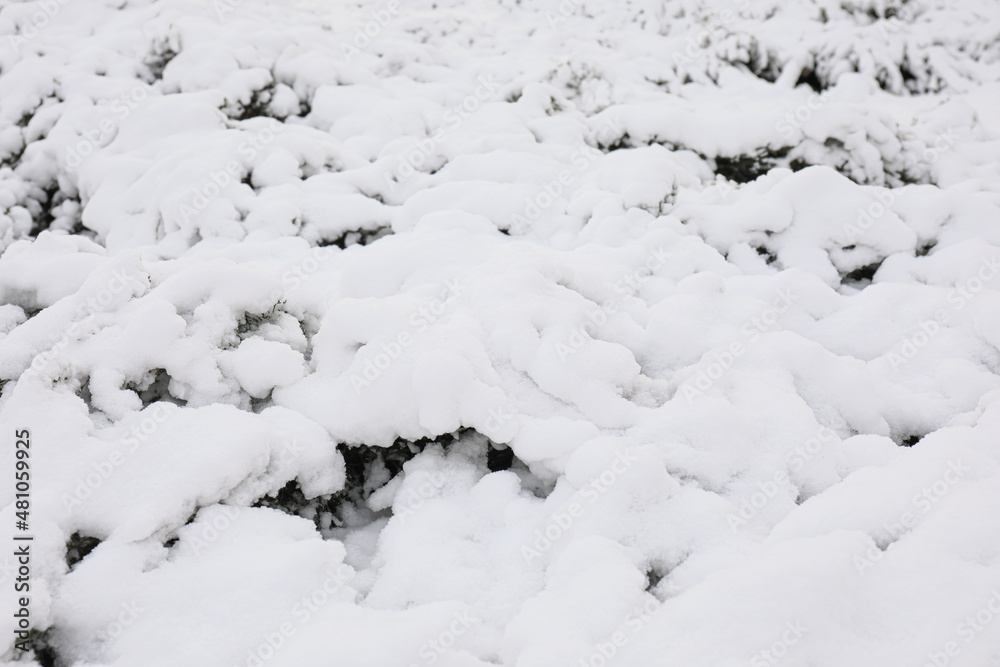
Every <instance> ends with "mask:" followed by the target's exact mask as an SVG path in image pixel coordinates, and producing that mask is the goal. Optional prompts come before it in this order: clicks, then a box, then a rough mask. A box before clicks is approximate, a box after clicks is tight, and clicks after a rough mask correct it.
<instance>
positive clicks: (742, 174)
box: [712, 155, 780, 183]
mask: <svg viewBox="0 0 1000 667" xmlns="http://www.w3.org/2000/svg"><path fill="white" fill-rule="evenodd" d="M779 157H780V156H779ZM712 161H713V162H714V163H715V167H714V169H713V171H714V172H715V173H716V174H718V175H719V176H723V177H725V178H726V180H729V181H734V182H736V183H750V182H751V181H755V180H757V178H758V177H759V176H762V175H763V174H766V173H767V172H768V171H770V170H771V167H773V166H774V162H773V161H771V160H769V159H768V158H767V156H765V155H734V156H731V157H730V156H725V155H720V156H718V157H716V158H715V159H714V160H712Z"/></svg>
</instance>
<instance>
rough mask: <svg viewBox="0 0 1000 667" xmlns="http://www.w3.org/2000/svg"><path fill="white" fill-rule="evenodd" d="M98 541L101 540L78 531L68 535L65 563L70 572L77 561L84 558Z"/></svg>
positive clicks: (95, 546)
mask: <svg viewBox="0 0 1000 667" xmlns="http://www.w3.org/2000/svg"><path fill="white" fill-rule="evenodd" d="M100 543H101V541H100V540H99V539H97V538H96V537H91V536H90V535H82V534H80V531H77V532H75V533H73V534H72V535H70V536H69V541H68V542H66V565H67V566H68V567H69V570H70V572H72V571H73V568H75V567H76V564H77V563H79V562H80V561H81V560H83V559H84V558H86V557H87V556H88V554H90V552H91V551H93V550H94V549H96V548H97V545H99V544H100Z"/></svg>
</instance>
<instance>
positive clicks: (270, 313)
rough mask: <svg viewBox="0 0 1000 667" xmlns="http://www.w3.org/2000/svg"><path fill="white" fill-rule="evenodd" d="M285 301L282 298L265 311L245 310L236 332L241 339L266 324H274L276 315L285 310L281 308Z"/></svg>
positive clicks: (237, 324) (237, 323)
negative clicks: (253, 311) (252, 311)
mask: <svg viewBox="0 0 1000 667" xmlns="http://www.w3.org/2000/svg"><path fill="white" fill-rule="evenodd" d="M284 303H285V301H284V299H282V300H281V301H278V303H276V304H274V305H273V306H271V307H270V308H269V309H268V310H266V311H264V312H263V313H251V312H250V311H244V313H243V316H242V317H240V319H239V320H238V321H237V322H236V334H237V335H238V336H239V337H240V339H243V338H246V337H247V336H248V335H250V334H253V333H254V332H256V331H257V330H258V329H260V327H261V326H263V325H264V324H268V323H270V324H274V323H275V322H274V320H275V317H276V316H277V315H278V313H281V312H284V311H283V310H282V309H281V306H283V305H284Z"/></svg>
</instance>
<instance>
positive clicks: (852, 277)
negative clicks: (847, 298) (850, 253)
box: [840, 260, 883, 287]
mask: <svg viewBox="0 0 1000 667" xmlns="http://www.w3.org/2000/svg"><path fill="white" fill-rule="evenodd" d="M882 261H883V260H879V261H877V262H872V263H871V264H865V265H864V266H861V267H858V268H856V269H854V270H853V271H851V272H849V273H847V274H845V275H843V276H842V277H841V279H840V282H841V283H859V284H856V285H854V286H855V287H862V286H864V287H867V286H868V285H870V284H871V282H872V279H873V278H874V277H875V273H876V272H877V271H878V269H879V267H880V266H882Z"/></svg>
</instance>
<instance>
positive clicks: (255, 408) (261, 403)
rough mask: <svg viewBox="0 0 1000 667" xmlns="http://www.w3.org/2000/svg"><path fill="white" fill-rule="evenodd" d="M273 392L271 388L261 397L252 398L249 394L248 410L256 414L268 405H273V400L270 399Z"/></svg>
mask: <svg viewBox="0 0 1000 667" xmlns="http://www.w3.org/2000/svg"><path fill="white" fill-rule="evenodd" d="M273 393H274V391H273V390H272V391H269V392H267V396H264V397H263V398H254V397H253V396H251V397H250V412H253V413H256V414H260V413H261V412H263V411H264V410H266V409H268V408H269V407H271V406H273V405H274V401H273V400H272V399H271V396H272V394H273Z"/></svg>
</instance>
